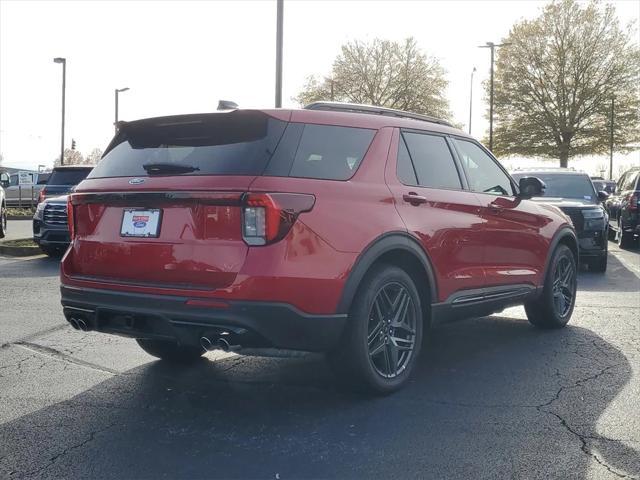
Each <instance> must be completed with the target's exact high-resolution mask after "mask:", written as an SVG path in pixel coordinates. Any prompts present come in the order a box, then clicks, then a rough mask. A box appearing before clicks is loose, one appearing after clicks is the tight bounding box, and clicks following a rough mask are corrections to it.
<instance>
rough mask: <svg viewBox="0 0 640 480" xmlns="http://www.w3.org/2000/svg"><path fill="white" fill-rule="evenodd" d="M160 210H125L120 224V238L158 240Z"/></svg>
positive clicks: (160, 218)
mask: <svg viewBox="0 0 640 480" xmlns="http://www.w3.org/2000/svg"><path fill="white" fill-rule="evenodd" d="M161 223H162V210H161V209H159V208H146V209H144V208H125V209H124V210H123V211H122V223H121V224H120V236H121V237H139V238H158V236H159V235H160V224H161Z"/></svg>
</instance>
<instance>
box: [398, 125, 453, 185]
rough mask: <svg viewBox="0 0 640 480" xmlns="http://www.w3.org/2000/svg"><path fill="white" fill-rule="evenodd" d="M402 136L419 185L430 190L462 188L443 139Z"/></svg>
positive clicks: (424, 135) (416, 135) (421, 135)
mask: <svg viewBox="0 0 640 480" xmlns="http://www.w3.org/2000/svg"><path fill="white" fill-rule="evenodd" d="M402 136H403V137H404V139H405V141H406V142H407V147H408V149H409V155H410V156H411V160H412V161H413V166H414V168H415V172H416V175H417V177H418V184H419V185H421V186H423V187H430V188H457V189H460V188H462V183H461V182H460V176H459V175H458V170H457V168H456V166H455V163H454V160H453V156H452V155H451V151H450V150H449V147H448V146H447V141H446V140H445V138H444V137H441V136H437V135H427V134H422V133H407V132H404V133H403V134H402Z"/></svg>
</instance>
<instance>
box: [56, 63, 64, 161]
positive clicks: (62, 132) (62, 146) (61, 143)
mask: <svg viewBox="0 0 640 480" xmlns="http://www.w3.org/2000/svg"><path fill="white" fill-rule="evenodd" d="M53 62H54V63H61V64H62V126H61V133H60V165H64V108H65V93H66V92H65V91H66V87H67V59H66V58H62V57H56V58H54V59H53Z"/></svg>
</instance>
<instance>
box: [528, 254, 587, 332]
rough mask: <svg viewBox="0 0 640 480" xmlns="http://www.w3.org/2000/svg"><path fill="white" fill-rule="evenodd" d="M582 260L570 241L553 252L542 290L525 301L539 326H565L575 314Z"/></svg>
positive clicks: (532, 319) (531, 316) (531, 317)
mask: <svg viewBox="0 0 640 480" xmlns="http://www.w3.org/2000/svg"><path fill="white" fill-rule="evenodd" d="M577 267H578V264H577V262H576V257H575V256H574V255H573V252H572V251H571V249H570V248H569V247H567V246H566V245H559V246H558V248H556V251H555V252H554V253H553V258H552V259H551V263H550V264H549V271H548V272H547V275H546V277H545V280H544V289H543V291H542V294H541V295H540V296H539V297H538V298H536V299H535V300H533V301H531V302H528V303H526V304H525V306H524V308H525V311H526V312H527V318H529V322H531V323H532V324H533V325H535V326H536V327H539V328H562V327H564V326H565V325H566V324H567V323H568V322H569V319H570V318H571V314H572V313H573V308H574V306H575V303H576V290H577V287H578V281H577V273H578V268H577Z"/></svg>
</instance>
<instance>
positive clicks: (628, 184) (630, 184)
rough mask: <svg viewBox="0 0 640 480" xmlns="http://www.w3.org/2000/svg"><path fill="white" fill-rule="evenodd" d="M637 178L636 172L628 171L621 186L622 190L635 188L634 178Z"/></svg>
mask: <svg viewBox="0 0 640 480" xmlns="http://www.w3.org/2000/svg"><path fill="white" fill-rule="evenodd" d="M637 178H638V172H631V173H628V174H627V176H626V178H625V181H624V185H623V187H622V189H623V190H635V189H636V180H637Z"/></svg>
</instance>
